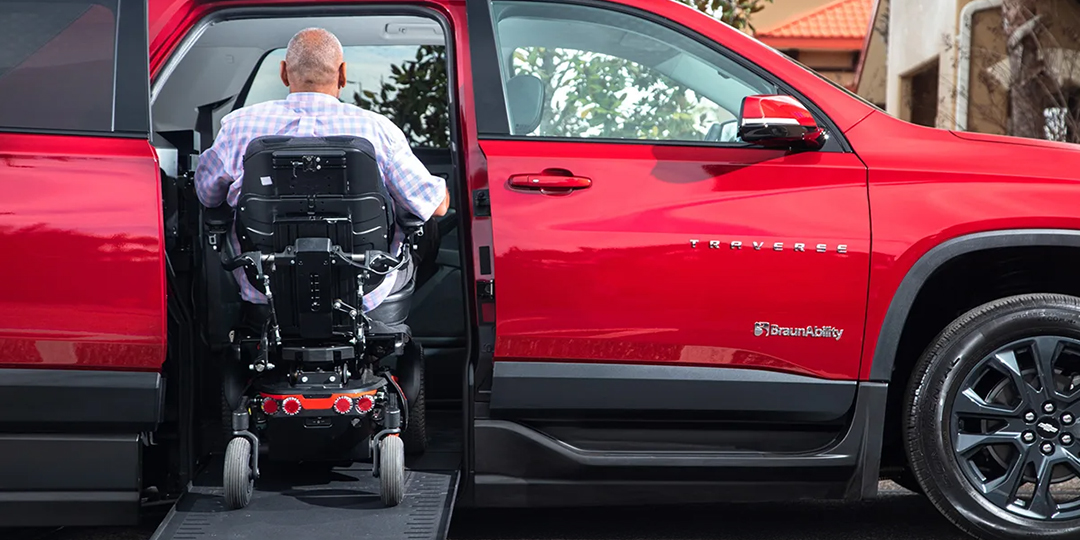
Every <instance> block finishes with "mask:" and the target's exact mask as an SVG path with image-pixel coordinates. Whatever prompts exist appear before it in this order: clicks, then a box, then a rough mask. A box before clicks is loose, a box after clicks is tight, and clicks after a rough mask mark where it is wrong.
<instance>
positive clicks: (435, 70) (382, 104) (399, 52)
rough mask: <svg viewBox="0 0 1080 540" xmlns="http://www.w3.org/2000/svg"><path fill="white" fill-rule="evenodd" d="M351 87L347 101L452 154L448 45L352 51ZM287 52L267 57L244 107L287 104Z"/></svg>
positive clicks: (344, 93)
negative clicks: (283, 77) (283, 67)
mask: <svg viewBox="0 0 1080 540" xmlns="http://www.w3.org/2000/svg"><path fill="white" fill-rule="evenodd" d="M343 49H344V51H345V64H346V68H345V71H346V75H347V77H348V83H347V84H346V86H345V88H343V89H342V90H341V101H343V102H345V103H352V104H354V105H358V106H360V107H363V108H365V109H368V110H371V111H374V112H377V113H379V114H382V115H385V116H387V117H388V118H389V119H390V120H392V121H393V122H394V124H395V125H397V126H398V127H400V128H401V129H402V131H404V132H405V135H406V136H407V137H408V138H409V140H410V141H411V142H412V144H413V146H416V147H428V148H449V146H450V110H449V88H448V86H447V83H448V78H447V73H446V47H445V46H442V45H363V46H346V47H343ZM284 59H285V49H283V48H282V49H276V50H273V51H271V52H270V53H269V54H267V55H266V57H265V58H263V60H262V61H261V62H260V63H259V66H258V67H257V68H256V71H255V76H254V77H253V78H252V80H251V86H250V88H249V90H248V94H247V97H246V99H244V101H243V105H244V106H247V105H253V104H256V103H262V102H264V101H270V100H277V99H284V98H285V97H286V96H287V95H288V93H289V89H288V88H286V87H285V86H284V85H283V84H281V71H280V69H281V61H282V60H284Z"/></svg>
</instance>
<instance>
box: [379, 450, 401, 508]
mask: <svg viewBox="0 0 1080 540" xmlns="http://www.w3.org/2000/svg"><path fill="white" fill-rule="evenodd" d="M379 484H380V485H379V487H380V493H379V494H380V496H381V498H382V502H383V504H384V505H386V506H397V505H399V504H401V501H402V500H403V499H404V498H405V447H404V444H402V441H401V437H398V436H395V435H387V436H386V437H383V438H382V440H381V441H379Z"/></svg>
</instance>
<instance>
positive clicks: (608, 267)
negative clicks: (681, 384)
mask: <svg viewBox="0 0 1080 540" xmlns="http://www.w3.org/2000/svg"><path fill="white" fill-rule="evenodd" d="M613 2H614V3H618V4H623V5H626V6H630V7H632V8H635V9H638V10H640V11H642V12H648V13H652V14H654V15H656V16H658V17H661V18H664V19H666V20H668V21H671V23H673V24H675V25H678V26H681V27H684V28H686V29H689V30H691V31H692V32H695V33H697V34H698V35H699V36H700V37H702V38H703V39H707V40H712V41H715V42H717V43H720V44H721V45H723V46H724V47H726V48H728V49H729V50H731V51H733V52H734V53H735V54H737V55H739V56H741V57H742V58H744V59H746V60H747V61H749V62H751V63H753V64H755V65H757V66H758V67H760V68H761V69H763V70H765V71H768V72H770V73H771V74H773V75H774V76H776V77H777V78H779V79H781V80H783V81H785V82H786V83H787V84H788V85H790V86H791V87H793V88H794V89H795V90H796V91H797V92H798V93H800V94H801V95H802V96H804V97H805V98H806V99H807V100H808V101H810V102H811V103H813V104H814V105H815V106H817V107H818V108H820V109H821V110H822V111H823V112H824V113H825V115H827V116H828V117H829V119H830V120H831V122H832V123H833V124H835V125H836V126H837V127H838V128H839V130H840V131H841V132H842V133H844V134H845V136H846V138H847V139H848V142H849V143H850V145H851V146H852V148H853V149H854V154H850V153H847V154H844V153H819V152H805V153H797V154H788V155H785V154H784V153H783V152H780V151H774V150H760V149H732V148H720V147H709V146H707V145H701V146H684V147H675V146H652V145H648V144H610V143H594V142H589V143H555V142H540V141H517V142H509V141H485V142H483V143H482V144H481V143H478V142H477V138H476V135H475V134H476V126H475V116H474V113H473V110H472V107H473V91H472V87H471V66H470V60H471V57H470V54H469V40H468V32H467V29H466V28H465V26H464V21H465V13H464V11H465V8H464V2H460V1H455V2H423V3H420V5H426V6H429V7H432V8H435V9H436V10H438V11H439V12H441V13H443V14H444V15H446V16H447V17H448V18H449V19H450V20H451V23H452V25H453V27H454V35H453V39H454V42H455V47H456V52H457V54H456V55H455V56H456V60H457V65H456V66H455V72H456V74H457V76H458V81H457V82H458V84H457V88H456V90H457V92H456V93H457V96H458V98H459V102H458V103H457V104H456V105H457V109H456V111H455V113H456V114H457V115H458V120H459V126H460V129H461V135H462V139H461V142H462V144H463V153H464V156H465V163H464V166H465V171H463V172H464V176H465V178H466V184H467V187H468V191H467V192H466V193H463V194H457V195H458V196H463V197H468V196H469V194H470V193H471V192H472V191H473V190H476V189H482V188H490V189H491V200H492V210H493V215H494V216H495V217H494V218H487V217H474V218H472V219H471V223H470V235H471V239H472V244H473V246H480V245H487V244H490V243H491V242H492V241H493V242H494V246H495V250H496V264H495V265H494V266H495V268H496V269H497V271H498V273H499V274H500V276H499V287H498V307H499V309H498V328H497V330H498V344H497V350H496V356H497V357H498V358H499V359H500V360H504V361H505V360H512V359H530V358H547V359H563V360H572V359H576V360H584V361H598V362H604V361H631V362H653V363H678V364H697V365H740V366H745V367H757V368H766V369H778V370H784V371H790V372H796V373H805V374H812V375H817V376H821V377H826V378H834V379H853V378H859V377H862V378H865V377H866V376H867V375H868V373H869V368H870V366H869V361H868V359H870V358H872V357H873V353H874V346H875V343H876V338H877V336H878V334H879V333H880V325H881V324H882V321H883V319H884V314H885V311H886V309H887V308H888V304H889V302H890V301H891V299H892V294H893V293H894V292H895V290H896V287H897V285H898V284H899V282H900V281H901V280H902V279H903V277H904V275H905V273H906V272H907V271H908V269H909V268H910V267H911V265H912V264H913V263H914V262H915V261H916V260H917V259H918V257H919V256H921V254H923V253H925V252H926V251H928V250H929V249H931V248H932V247H933V246H934V245H937V244H938V243H940V242H942V241H944V240H946V239H948V238H952V237H955V236H958V235H961V234H965V233H970V232H975V231H980V230H988V229H1003V228H1013V227H1059V228H1080V217H1078V216H1080V213H1078V212H1076V211H1075V208H1076V206H1077V204H1076V203H1077V202H1080V201H1074V200H1073V199H1072V197H1073V196H1072V193H1073V190H1075V187H1074V186H1075V183H1074V182H1073V181H1072V180H1071V178H1072V177H1074V176H1075V174H1074V172H1073V171H1075V170H1077V168H1076V165H1077V162H1076V160H1077V156H1078V155H1080V154H1077V153H1076V152H1075V151H1073V150H1074V148H1073V147H1072V146H1071V145H1055V144H1053V143H1044V142H1037V141H1025V140H1018V139H1009V138H999V137H992V136H983V135H978V134H953V133H950V132H947V131H941V130H931V129H927V128H921V127H917V126H913V125H911V124H907V123H904V122H900V121H898V120H895V119H892V118H889V117H887V116H885V115H883V114H881V113H880V112H874V111H875V110H874V109H873V108H872V107H870V106H869V105H867V104H865V103H863V102H861V101H859V100H857V99H854V98H852V97H850V96H848V95H846V94H845V93H843V92H842V91H841V90H839V89H838V88H836V87H834V86H833V85H831V84H830V83H828V82H827V81H825V80H823V79H821V78H819V77H817V76H815V75H813V74H811V73H809V72H808V71H806V70H804V69H803V68H801V67H800V66H798V65H796V64H793V63H791V62H790V61H789V60H788V59H787V58H785V57H784V56H782V55H780V54H778V53H777V52H775V51H774V50H772V49H770V48H767V47H764V46H762V45H761V44H760V43H759V42H757V41H756V40H755V39H753V38H751V37H748V36H746V35H745V34H743V33H741V32H738V31H736V30H734V29H731V28H729V27H727V26H726V25H724V24H721V23H719V22H718V21H716V20H715V19H712V18H710V17H708V16H705V15H703V14H701V13H699V12H697V11H696V10H694V9H693V8H690V7H688V6H685V5H682V4H679V3H677V2H671V1H669V0H613ZM303 3H306V2H300V1H288V0H281V1H279V0H261V1H256V0H235V1H221V2H210V1H201V0H151V1H150V3H149V16H150V20H149V28H150V44H151V50H150V57H151V72H152V74H154V75H156V74H157V73H158V72H159V71H160V69H161V67H162V65H163V64H164V62H165V61H166V60H167V58H168V57H169V56H170V55H171V54H172V53H173V52H174V51H175V49H176V47H177V45H178V44H179V43H180V41H181V40H182V39H183V38H184V37H185V36H186V35H187V34H188V33H189V32H190V31H191V30H192V29H193V28H194V27H195V25H196V24H197V23H198V22H199V21H200V20H201V19H202V18H204V17H205V16H206V15H208V14H209V13H211V12H212V11H214V10H218V9H221V8H224V7H239V6H251V5H295V4H303ZM0 143H2V146H0V148H3V150H2V151H3V155H4V157H5V160H4V161H3V163H2V164H0V170H2V171H3V172H4V176H3V177H2V179H0V200H4V201H5V206H6V207H7V206H10V207H11V208H14V210H12V211H8V210H6V209H5V213H4V214H2V215H0V226H3V227H4V229H2V230H0V231H2V232H0V241H2V242H3V243H4V247H8V248H9V249H12V248H17V249H19V250H21V251H18V253H20V254H22V253H26V255H25V256H23V257H22V258H23V259H25V260H26V261H28V262H26V263H18V264H16V265H14V266H9V267H7V268H4V269H3V270H0V277H2V278H4V279H5V280H6V282H9V283H12V282H14V283H26V285H25V286H23V285H20V287H19V288H20V290H18V291H14V292H7V291H5V292H4V293H3V296H0V307H2V308H3V309H4V310H5V313H11V312H12V310H22V311H23V313H29V314H31V316H20V317H15V316H11V315H7V316H4V317H5V318H4V319H2V320H0V323H2V324H0V347H6V348H8V349H13V350H14V349H15V348H18V349H17V350H19V351H24V352H20V353H18V355H16V356H14V358H18V359H19V360H18V361H17V362H16V363H18V364H20V365H21V364H23V363H24V362H36V363H41V364H46V365H67V364H74V365H81V366H87V367H108V366H113V367H127V368H131V369H150V368H151V367H154V366H157V365H159V364H160V360H161V356H162V355H163V343H164V277H163V275H164V273H163V271H162V268H161V267H162V258H161V236H160V217H159V216H158V213H159V209H158V204H157V203H158V201H159V195H158V193H157V191H158V186H157V184H156V178H157V172H156V167H154V165H153V162H154V158H153V153H152V150H151V149H150V148H149V147H148V146H147V145H146V142H145V141H120V140H116V139H108V140H102V139H85V138H63V137H39V136H34V137H31V136H14V135H4V136H0ZM1052 148H1053V149H1052ZM1060 150H1067V151H1060ZM102 156H111V157H110V158H109V159H99V158H101V157H102ZM987 156H992V157H993V159H987ZM864 164H865V166H864ZM867 167H868V168H869V174H868V178H869V193H868V188H867V172H866V168H867ZM550 168H556V169H565V170H567V171H570V172H571V173H572V174H574V175H579V176H582V177H587V178H589V179H590V180H591V184H590V185H589V186H588V187H585V188H582V189H578V190H575V191H573V192H572V193H569V194H561V195H560V194H542V193H540V192H538V191H534V190H514V189H511V188H510V187H509V186H508V185H507V179H508V178H509V177H510V176H511V175H515V174H539V173H541V172H543V171H544V170H545V169H550ZM74 171H77V172H78V173H77V174H76V172H74ZM87 171H90V172H89V173H88V172H87ZM88 174H89V175H92V176H93V177H94V178H97V181H96V182H95V185H96V186H99V187H98V188H96V189H94V190H87V189H86V188H85V185H86V184H87V183H89V181H88V180H87V178H89V177H88V176H87V175H88ZM151 178H153V179H155V181H154V182H151V180H149V179H151ZM28 183H34V185H35V189H34V190H28V189H27V188H26V187H23V186H25V185H26V184H28ZM43 184H44V185H49V186H50V188H49V189H48V190H39V189H36V186H40V185H43ZM489 184H490V185H489ZM46 192H47V193H48V194H49V196H48V198H47V199H45V198H43V197H41V196H39V195H38V194H39V193H46ZM68 192H75V193H78V194H79V196H78V197H77V198H72V199H70V201H71V202H67V200H66V199H65V198H64V196H61V195H57V194H65V193H68ZM99 193H102V194H105V193H107V194H108V196H107V197H106V196H104V195H102V196H101V197H103V198H99V196H98V194H99ZM868 197H869V201H868V200H867V199H868ZM470 198H471V197H470ZM7 201H15V202H14V203H8V202H7ZM148 201H153V202H154V203H153V204H152V205H151V204H150V203H148ZM870 215H873V218H874V222H873V232H874V234H873V239H874V243H873V246H871V243H870V239H871V235H870V230H871V224H870ZM27 227H37V228H38V229H37V230H39V231H45V232H48V233H50V234H51V233H54V232H55V234H58V235H59V236H58V237H57V238H60V239H63V240H64V241H66V242H76V243H78V242H89V243H94V242H97V243H98V244H101V243H102V242H104V243H103V244H101V245H105V246H112V247H108V248H104V253H108V255H107V256H106V255H102V254H96V255H95V256H94V257H91V258H90V259H89V261H90V263H89V265H85V264H84V265H81V266H80V268H79V271H78V277H79V278H82V279H81V281H79V280H76V279H75V277H76V273H75V271H74V268H75V267H74V266H55V265H54V266H55V269H54V270H46V269H45V268H47V267H45V266H44V265H43V264H41V263H42V261H51V260H53V258H55V257H59V255H58V254H57V253H58V252H57V251H56V250H47V249H42V248H40V247H32V248H30V247H23V246H24V244H21V243H19V242H25V241H26V240H24V237H25V236H26V234H25V232H23V233H20V234H16V233H14V232H11V231H15V230H20V231H25V230H26V228H27ZM110 227H112V228H115V229H116V230H122V233H115V234H124V235H126V236H115V235H110V233H109V232H108V231H109V230H111V229H110ZM41 234H45V233H44V232H43V233H41ZM50 238H51V237H50ZM692 239H697V240H699V241H700V242H701V243H700V244H699V246H698V247H697V248H696V249H694V248H691V246H690V240H692ZM714 240H715V241H719V242H723V243H724V244H723V246H725V248H724V249H709V247H708V246H709V244H708V242H709V241H714ZM733 240H740V241H743V242H748V243H752V242H755V241H756V242H760V243H761V244H762V246H763V248H762V250H760V251H755V250H754V249H753V247H752V244H747V245H746V247H744V248H743V249H742V250H731V249H730V247H729V244H727V242H731V241H733ZM775 242H782V243H783V245H784V250H783V251H779V252H774V251H771V247H772V245H773V244H774V243H775ZM796 242H804V243H806V244H808V246H809V245H815V246H816V244H817V243H825V244H827V245H828V246H829V249H830V252H829V253H816V252H815V251H814V250H808V251H807V252H795V251H794V250H793V249H792V248H793V247H794V243H796ZM841 243H843V244H845V245H846V246H847V248H848V250H847V252H846V253H836V252H833V251H831V250H833V249H835V247H836V246H837V245H839V244H841ZM98 244H94V245H95V246H97V245H98ZM35 245H37V244H36V243H35ZM131 246H138V247H137V248H135V247H131ZM94 249H99V248H97V247H95V248H94ZM110 250H113V251H110ZM99 251H101V250H100V249H99ZM95 253H97V252H95ZM109 257H112V258H109ZM116 257H121V258H122V259H123V260H124V261H126V263H125V264H124V265H122V268H123V269H122V270H119V271H117V270H116V269H115V268H120V267H121V266H117V265H112V264H111V263H112V262H115V260H116V259H115V258H116ZM478 257H479V256H478V253H477V251H476V250H475V249H474V250H473V253H472V260H473V264H474V268H478V267H479V258H478ZM29 261H33V262H34V263H33V264H31V263H30V262H29ZM128 263H130V264H128ZM39 269H40V270H39ZM46 272H60V274H57V275H61V274H62V276H61V277H63V276H68V277H70V278H71V279H70V280H69V281H68V282H69V283H71V284H78V285H80V286H78V287H76V286H75V285H71V286H70V287H72V288H65V287H67V285H65V286H64V287H52V286H49V284H51V283H52V282H53V281H55V280H54V279H53V278H54V276H52V275H48V276H46V275H45V273H46ZM63 272H70V274H64V273H63ZM43 276H44V277H43ZM476 277H477V278H478V279H487V278H493V277H494V271H493V273H492V274H491V275H479V274H477V275H476ZM471 286H472V285H471V284H470V287H471ZM868 289H869V305H868V304H867V294H868ZM31 293H33V295H35V296H34V297H35V298H43V299H45V300H46V301H45V302H36V304H35V305H34V306H32V307H33V309H34V310H38V311H37V312H34V311H26V309H27V308H26V306H25V305H24V303H20V302H22V301H21V300H19V299H20V298H24V297H25V298H30V295H31ZM80 295H81V296H80ZM78 301H82V302H86V303H87V304H86V305H87V306H88V307H87V309H88V310H89V312H92V313H98V314H100V316H97V317H92V318H89V319H88V318H86V317H84V316H83V317H76V316H74V315H69V314H68V313H69V312H70V306H71V305H72V302H78ZM864 318H865V323H866V326H867V328H866V330H867V332H866V336H865V338H866V339H865V340H863V339H862V334H863V324H864ZM762 320H764V321H767V322H771V323H775V324H780V325H783V326H792V327H794V326H806V325H818V326H831V327H836V328H842V329H843V330H844V335H843V339H841V340H839V341H836V340H833V341H830V340H826V339H813V340H805V339H796V340H791V339H788V340H785V339H783V338H782V336H781V337H775V338H761V337H755V336H754V323H756V322H762ZM53 342H55V343H76V344H86V343H100V344H102V347H104V346H105V344H109V346H114V345H115V346H120V347H121V349H122V354H119V355H110V356H109V358H104V357H103V356H101V354H102V353H101V352H100V351H103V350H105V349H104V348H95V347H96V346H91V347H90V348H89V349H85V348H83V349H78V350H79V351H83V352H77V353H76V354H74V356H72V355H71V354H68V353H62V354H61V353H53V352H49V353H42V352H40V350H39V349H41V347H38V345H37V344H38V343H53ZM65 346H66V345H65ZM80 346H82V345H80ZM45 347H46V349H47V348H48V347H60V345H46V346H45ZM50 350H51V349H50ZM133 351H137V352H133ZM146 351H153V352H152V354H149V356H148V357H147V358H150V359H149V360H144V358H143V353H144V352H146ZM155 355H156V356H155ZM6 357H7V358H13V356H11V355H7V356H6ZM72 358H74V360H72Z"/></svg>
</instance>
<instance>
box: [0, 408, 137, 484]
mask: <svg viewBox="0 0 1080 540" xmlns="http://www.w3.org/2000/svg"><path fill="white" fill-rule="evenodd" d="M67 403H68V405H69V406H75V404H77V403H78V402H67ZM139 445H140V442H139V436H138V435H136V434H134V433H132V434H128V435H97V434H89V435H54V434H9V433H5V434H2V435H0V455H2V456H4V459H3V460H0V478H3V479H4V482H3V484H2V485H0V493H3V492H9V491H94V490H96V491H123V490H138V489H139V476H140V472H141V471H140V470H139V460H140V455H139V454H140V452H139V450H140V449H139Z"/></svg>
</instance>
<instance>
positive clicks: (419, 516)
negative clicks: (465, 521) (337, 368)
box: [151, 464, 458, 540]
mask: <svg viewBox="0 0 1080 540" xmlns="http://www.w3.org/2000/svg"><path fill="white" fill-rule="evenodd" d="M260 468H262V469H263V471H262V477H261V478H260V479H259V480H257V481H256V482H255V492H254V494H253V495H252V497H251V503H250V504H249V505H248V506H247V507H246V508H243V509H241V510H227V509H226V508H225V500H224V492H223V489H222V488H221V487H220V486H221V482H220V477H221V472H220V467H213V466H212V467H210V468H209V469H208V470H207V471H206V472H204V474H203V475H201V476H200V479H199V480H200V481H196V482H195V483H193V485H192V487H191V488H190V489H189V490H188V492H187V493H185V494H184V495H183V496H182V497H181V498H180V501H179V502H177V503H176V506H174V507H173V509H172V510H170V511H169V514H168V515H167V516H166V517H165V519H164V521H162V523H161V525H160V526H158V529H157V531H156V532H154V536H152V537H151V540H196V539H202V538H229V539H235V540H242V539H253V540H255V539H258V540H322V539H325V538H393V539H404V540H429V539H430V540H444V539H445V538H446V535H447V532H448V530H449V527H450V514H451V512H452V511H453V507H454V497H455V495H456V493H457V488H458V473H457V471H452V470H450V471H418V470H410V469H406V470H405V499H404V500H403V501H402V502H401V504H399V505H398V506H396V507H392V508H387V507H385V506H383V504H382V502H381V501H380V499H379V479H378V478H375V477H373V476H372V475H371V465H370V464H356V465H354V466H352V467H349V468H333V469H331V468H329V467H323V468H321V469H318V468H314V469H313V468H312V466H310V465H309V466H304V467H303V469H301V468H300V467H296V468H295V469H293V470H285V471H280V470H277V471H272V470H270V469H268V468H267V467H265V466H261V467H260ZM210 471H217V472H216V474H212V473H210Z"/></svg>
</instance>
